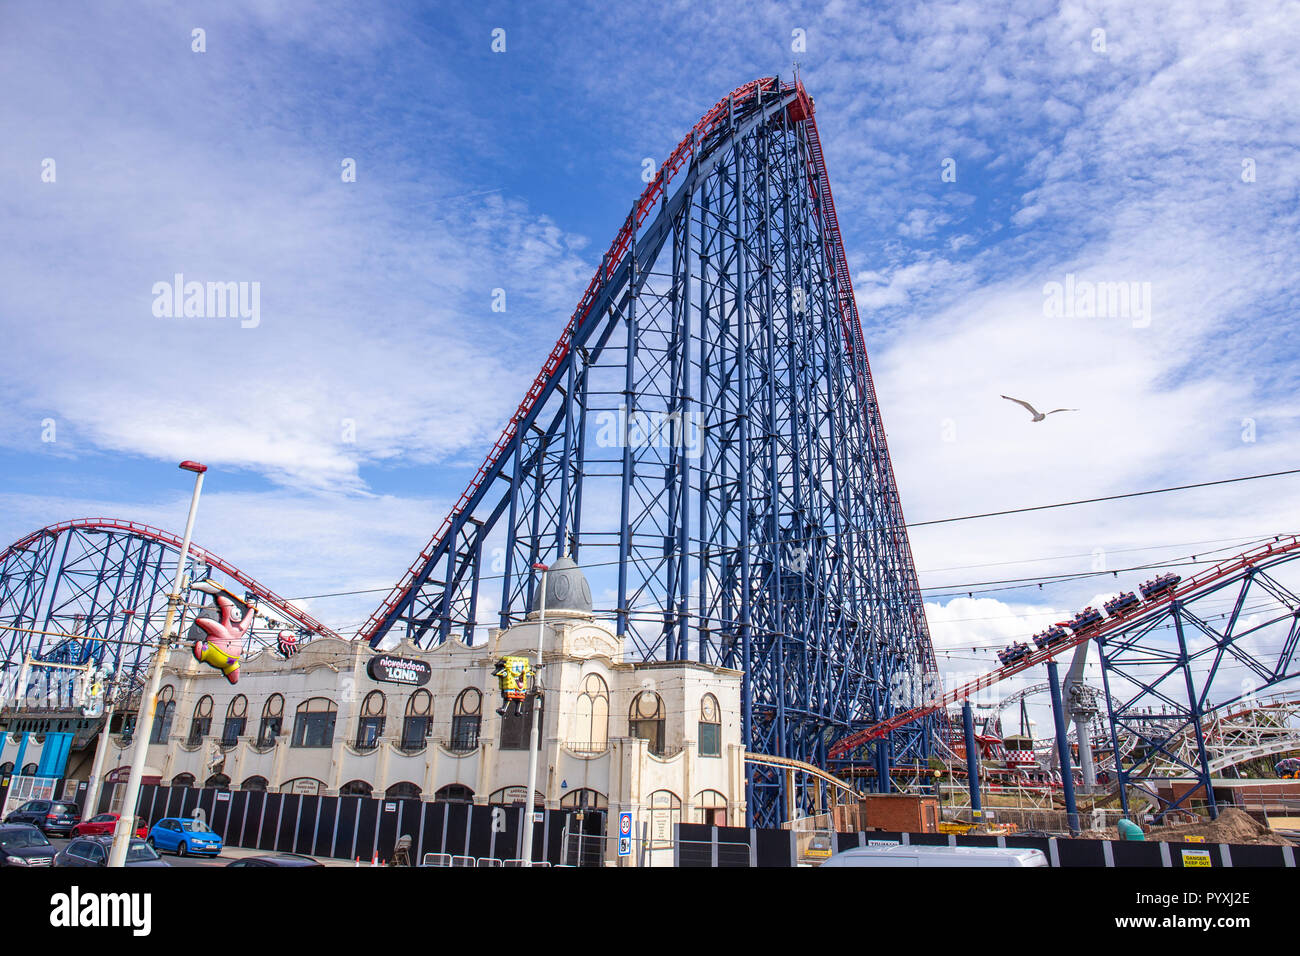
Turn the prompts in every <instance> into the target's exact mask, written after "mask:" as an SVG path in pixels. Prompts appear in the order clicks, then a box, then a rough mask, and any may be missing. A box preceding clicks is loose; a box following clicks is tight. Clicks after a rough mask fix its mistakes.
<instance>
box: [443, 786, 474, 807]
mask: <svg viewBox="0 0 1300 956" xmlns="http://www.w3.org/2000/svg"><path fill="white" fill-rule="evenodd" d="M433 799H434V800H437V801H438V802H439V803H473V802H474V791H473V790H471V789H470V788H469V787H467V786H465V785H464V784H463V783H449V784H447V785H446V786H445V787H439V788H438V790H437V791H436V792H435V793H434V795H433Z"/></svg>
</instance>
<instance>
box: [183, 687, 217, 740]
mask: <svg viewBox="0 0 1300 956" xmlns="http://www.w3.org/2000/svg"><path fill="white" fill-rule="evenodd" d="M211 729H212V697H211V695H209V694H204V695H203V696H202V697H200V698H199V702H198V703H197V704H195V705H194V719H193V720H192V721H191V722H190V736H189V739H188V740H187V741H186V743H187V744H189V745H190V746H191V747H197V746H198V745H199V744H201V743H202V742H203V738H204V737H206V736H207V735H208V731H210V730H211Z"/></svg>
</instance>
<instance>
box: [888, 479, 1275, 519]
mask: <svg viewBox="0 0 1300 956" xmlns="http://www.w3.org/2000/svg"><path fill="white" fill-rule="evenodd" d="M1282 475H1300V468H1292V469H1290V470H1289V471H1271V472H1268V473H1267V474H1263V475H1242V476H1241V477H1240V478H1221V479H1219V480H1218V481H1199V482H1197V483H1196V484H1192V485H1170V486H1169V487H1168V488H1152V489H1150V490H1148V491H1130V492H1127V493H1126V494H1122V495H1105V496H1103V497H1101V498H1079V499H1077V500H1075V501H1058V502H1056V503H1055V504H1050V505H1030V506H1029V507H1026V508H1009V509H1007V510H1006V511H986V512H984V513H983V514H975V515H960V516H958V517H955V518H934V519H932V520H930V521H914V522H912V523H910V524H908V525H907V527H909V528H922V527H925V526H927V525H934V524H948V523H949V522H952V521H974V520H975V519H976V518H996V517H999V516H1001V515H1016V514H1023V513H1025V512H1027V511H1048V510H1050V509H1052V508H1072V507H1074V506H1075V505H1090V504H1095V503H1097V502H1099V501H1118V500H1120V499H1121V498H1141V497H1142V496H1144V495H1163V494H1168V493H1169V492H1171V491H1186V490H1188V489H1189V488H1209V487H1210V486H1211V485H1231V484H1234V483H1236V482H1239V481H1257V480H1258V479H1260V478H1278V477H1281V476H1282Z"/></svg>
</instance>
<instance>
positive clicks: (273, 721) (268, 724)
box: [257, 717, 281, 747]
mask: <svg viewBox="0 0 1300 956" xmlns="http://www.w3.org/2000/svg"><path fill="white" fill-rule="evenodd" d="M280 720H281V718H279V717H263V718H262V726H261V728H260V729H259V730H258V732H257V745H258V746H259V747H269V746H271V744H273V743H275V738H276V737H279V736H280Z"/></svg>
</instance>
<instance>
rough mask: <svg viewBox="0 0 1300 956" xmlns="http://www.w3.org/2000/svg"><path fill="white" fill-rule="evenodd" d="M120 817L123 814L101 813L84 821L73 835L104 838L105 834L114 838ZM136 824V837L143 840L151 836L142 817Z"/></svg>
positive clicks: (73, 829)
mask: <svg viewBox="0 0 1300 956" xmlns="http://www.w3.org/2000/svg"><path fill="white" fill-rule="evenodd" d="M119 816H121V814H118V813H101V814H99V815H98V816H95V817H91V818H90V819H89V820H83V821H82V822H81V823H78V824H77V825H76V826H75V827H73V828H72V835H73V836H74V837H84V836H102V835H105V834H107V835H108V836H112V835H113V831H114V830H115V829H116V828H117V818H118V817H119ZM135 823H136V827H135V835H136V836H138V837H139V838H140V839H141V840H143V839H144V838H145V837H147V836H148V835H149V827H147V826H146V825H145V822H144V820H142V819H141V818H140V817H136V818H135Z"/></svg>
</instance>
